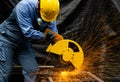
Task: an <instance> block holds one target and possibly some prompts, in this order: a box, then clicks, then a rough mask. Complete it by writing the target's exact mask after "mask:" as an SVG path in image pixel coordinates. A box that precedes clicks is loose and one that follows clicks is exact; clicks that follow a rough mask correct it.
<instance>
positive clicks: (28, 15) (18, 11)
mask: <svg viewBox="0 0 120 82" xmlns="http://www.w3.org/2000/svg"><path fill="white" fill-rule="evenodd" d="M34 6H35V5H32V4H31V5H29V4H28V3H27V2H24V1H23V2H20V3H18V5H17V6H16V7H15V11H14V12H15V15H16V20H17V22H18V24H19V26H20V29H21V30H22V32H23V34H24V36H25V37H27V38H30V39H40V40H42V39H44V33H42V32H40V31H38V30H35V29H34V27H33V20H34V17H35V13H36V11H35V7H34Z"/></svg>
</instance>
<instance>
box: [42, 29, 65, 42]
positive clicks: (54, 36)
mask: <svg viewBox="0 0 120 82" xmlns="http://www.w3.org/2000/svg"><path fill="white" fill-rule="evenodd" d="M44 35H45V40H49V41H51V43H53V44H54V43H56V42H57V41H60V40H63V36H62V35H60V34H58V33H56V32H53V31H52V30H50V29H49V28H47V29H46V30H45V32H44Z"/></svg>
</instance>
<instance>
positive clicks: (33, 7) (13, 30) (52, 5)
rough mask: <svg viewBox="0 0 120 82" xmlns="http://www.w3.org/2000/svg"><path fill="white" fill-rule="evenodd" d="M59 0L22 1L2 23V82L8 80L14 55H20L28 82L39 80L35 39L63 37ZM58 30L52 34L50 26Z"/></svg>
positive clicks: (0, 55)
mask: <svg viewBox="0 0 120 82" xmlns="http://www.w3.org/2000/svg"><path fill="white" fill-rule="evenodd" d="M59 10H60V4H59V1H58V0H40V1H38V0H21V1H20V2H19V3H18V4H17V5H16V6H15V7H14V8H13V10H12V13H11V14H10V16H9V17H8V18H7V19H6V20H4V21H3V23H1V24H0V82H8V78H9V75H10V72H11V70H12V63H13V59H14V57H13V56H17V58H18V60H19V62H20V64H21V66H22V73H23V75H24V77H25V82H35V79H36V75H35V72H36V71H37V70H38V64H37V62H36V60H35V55H34V50H33V49H32V46H31V40H37V41H44V40H51V41H53V42H57V41H59V40H62V39H63V37H62V35H60V34H59V33H58V29H57V26H56V18H57V16H58V14H59ZM48 28H49V29H50V30H52V31H53V32H55V33H57V34H56V35H55V34H52V33H50V32H49V31H47V33H46V29H48Z"/></svg>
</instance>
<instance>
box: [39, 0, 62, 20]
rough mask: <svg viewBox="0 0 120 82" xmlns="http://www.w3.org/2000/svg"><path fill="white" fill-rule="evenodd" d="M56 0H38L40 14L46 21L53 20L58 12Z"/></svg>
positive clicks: (58, 7) (58, 6) (58, 5)
mask: <svg viewBox="0 0 120 82" xmlns="http://www.w3.org/2000/svg"><path fill="white" fill-rule="evenodd" d="M59 9H60V4H59V1H58V0H40V16H41V18H42V19H43V20H44V21H46V22H53V21H54V20H55V19H56V18H57V16H58V14H59Z"/></svg>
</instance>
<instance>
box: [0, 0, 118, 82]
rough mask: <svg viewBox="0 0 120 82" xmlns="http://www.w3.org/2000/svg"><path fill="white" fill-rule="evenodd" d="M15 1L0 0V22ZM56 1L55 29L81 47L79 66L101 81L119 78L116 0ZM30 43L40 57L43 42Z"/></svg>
mask: <svg viewBox="0 0 120 82" xmlns="http://www.w3.org/2000/svg"><path fill="white" fill-rule="evenodd" d="M17 2H19V0H1V2H0V22H2V21H3V20H5V19H6V18H7V17H8V16H9V14H10V13H11V11H12V8H13V7H14V6H15V5H16V4H17ZM60 4H61V11H60V14H59V16H58V19H57V21H58V22H57V26H58V29H59V33H60V34H62V35H63V36H64V38H65V39H71V40H74V41H76V42H77V43H79V44H80V46H81V47H82V48H83V51H84V55H85V60H84V63H83V66H82V70H85V71H90V72H92V73H94V74H95V75H97V76H98V77H100V78H101V79H103V80H104V81H105V82H119V81H120V62H119V61H120V0H60ZM32 45H33V48H34V49H35V52H36V56H37V59H38V60H41V58H42V57H44V56H45V55H44V48H45V47H46V46H45V47H44V46H43V45H41V44H40V43H35V42H33V44H32ZM43 59H44V58H43ZM43 62H44V60H41V61H39V63H40V64H41V63H43ZM19 78H21V77H19Z"/></svg>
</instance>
